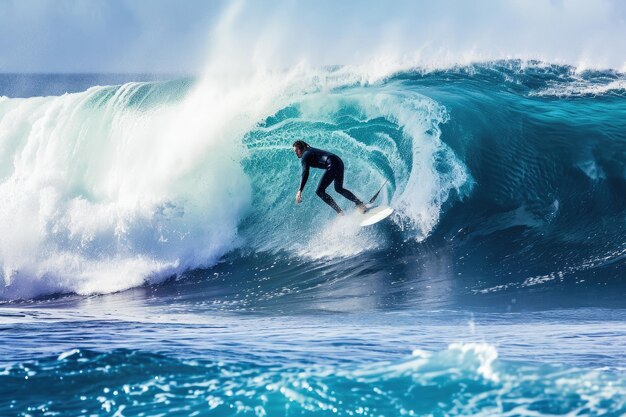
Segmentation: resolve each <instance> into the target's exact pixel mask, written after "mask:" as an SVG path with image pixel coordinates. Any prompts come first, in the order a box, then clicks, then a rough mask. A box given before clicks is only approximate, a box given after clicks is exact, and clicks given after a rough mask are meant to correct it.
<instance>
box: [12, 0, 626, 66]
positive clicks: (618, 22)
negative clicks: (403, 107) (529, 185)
mask: <svg viewBox="0 0 626 417" xmlns="http://www.w3.org/2000/svg"><path fill="white" fill-rule="evenodd" d="M624 39H626V1H620V0H473V1H469V0H467V1H466V0H438V1H419V0H342V1H330V0H316V1H310V0H301V1H300V0H249V1H245V0H232V1H229V0H182V1H175V0H150V1H147V0H0V72H20V73H21V72H27V73H32V72H35V73H37V72H44V73H50V72H61V73H65V72H69V73H75V72H99V73H184V74H190V73H201V72H203V70H204V68H206V66H207V65H208V64H210V63H211V62H212V61H213V62H215V61H221V62H224V63H226V64H227V65H225V67H224V68H225V69H228V66H229V65H230V66H231V67H233V68H234V67H241V66H257V65H263V66H275V67H278V68H285V67H289V66H292V65H296V64H297V63H299V62H303V61H305V62H307V63H308V64H311V65H314V66H315V65H318V66H322V65H337V64H339V65H341V64H355V65H360V64H367V63H369V62H372V61H377V60H393V61H403V60H404V61H407V62H413V63H415V65H418V66H419V65H426V66H428V65H434V66H437V65H449V64H453V63H467V62H471V61H480V60H489V59H499V58H505V59H506V58H521V59H539V60H545V61H548V62H554V63H566V64H571V65H575V66H579V67H582V68H587V67H591V68H613V69H617V70H621V71H626V42H624Z"/></svg>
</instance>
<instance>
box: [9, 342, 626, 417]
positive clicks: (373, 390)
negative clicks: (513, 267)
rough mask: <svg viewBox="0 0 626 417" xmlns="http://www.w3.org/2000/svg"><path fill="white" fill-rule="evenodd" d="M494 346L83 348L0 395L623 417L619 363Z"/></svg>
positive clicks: (126, 407) (213, 407)
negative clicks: (539, 357)
mask: <svg viewBox="0 0 626 417" xmlns="http://www.w3.org/2000/svg"><path fill="white" fill-rule="evenodd" d="M497 356H498V355H497V351H496V349H495V348H494V347H493V346H490V345H486V344H453V345H450V347H449V348H448V349H447V350H443V351H439V352H431V353H427V352H422V351H416V352H414V354H413V356H411V357H409V358H406V359H404V360H399V361H395V362H381V363H374V364H361V365H356V366H355V365H351V366H323V367H322V366H316V367H314V366H310V365H309V366H301V367H292V368H285V367H281V366H272V365H264V366H258V365H253V364H247V363H245V362H243V363H236V364H231V363H222V362H210V361H197V360H180V359H173V358H168V357H166V356H163V355H159V354H151V353H143V352H138V351H129V350H113V351H111V352H108V353H98V352H94V351H89V350H84V351H81V350H78V349H75V350H72V351H68V352H64V353H62V354H61V355H59V356H58V357H49V358H45V359H41V360H38V361H33V362H25V363H19V364H15V365H10V366H5V367H4V369H2V368H0V369H1V372H0V380H1V381H3V382H4V383H3V384H0V387H2V388H0V393H1V394H2V395H3V397H5V398H9V397H10V398H12V399H13V400H12V401H10V402H9V401H5V403H4V405H2V406H0V411H2V412H3V414H6V415H9V414H12V413H15V412H22V413H25V412H26V411H28V412H38V413H61V414H77V413H82V414H90V415H91V414H93V415H105V414H106V415H110V414H115V415H137V414H140V413H143V412H149V413H153V414H154V413H157V414H161V413H164V414H192V415H194V413H198V414H204V413H207V412H208V413H213V414H218V415H255V416H266V415H286V414H288V415H349V416H352V415H364V416H378V415H438V414H441V415H475V414H476V413H487V414H491V415H515V416H525V415H555V414H572V415H589V416H596V415H598V416H599V415H607V416H618V415H621V414H622V413H624V411H625V410H626V408H625V407H626V405H625V404H624V400H623V398H624V395H625V394H626V392H625V391H626V387H625V386H624V383H623V381H622V380H619V379H618V378H617V377H616V375H615V374H614V373H607V372H601V371H596V370H584V369H576V368H573V369H572V368H569V369H567V368H564V367H559V366H545V365H544V366H540V365H536V364H525V363H515V362H506V361H501V360H498V359H497ZM59 378H61V379H62V380H63V382H62V383H59ZM43 393H45V394H43ZM20 415H21V414H20Z"/></svg>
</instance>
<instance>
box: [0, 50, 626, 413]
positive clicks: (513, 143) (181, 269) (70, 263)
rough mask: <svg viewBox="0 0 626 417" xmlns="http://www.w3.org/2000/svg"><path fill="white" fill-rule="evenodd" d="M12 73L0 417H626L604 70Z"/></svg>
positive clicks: (3, 107) (612, 132) (0, 114)
mask: <svg viewBox="0 0 626 417" xmlns="http://www.w3.org/2000/svg"><path fill="white" fill-rule="evenodd" d="M15 77H17V76H13V78H11V77H9V78H6V77H5V78H4V79H0V87H1V88H2V89H0V95H3V96H4V97H2V98H0V160H1V161H2V163H1V164H0V198H2V201H3V202H4V204H3V206H2V208H0V232H1V234H2V236H3V239H2V240H1V241H0V264H1V265H2V269H1V272H0V276H2V280H3V283H4V285H3V286H2V287H1V288H0V335H2V338H1V339H0V415H8V416H12V415H16V416H27V415H31V416H43V415H50V416H52V415H72V416H79V415H85V416H88V415H89V416H91V415H102V416H109V415H110V416H139V415H146V416H148V415H150V416H153V415H168V416H170V415H180V416H188V415H256V416H274V415H370V416H380V415H383V416H395V415H431V416H446V415H459V416H461V415H490V416H491V415H506V416H540V415H576V416H583V415H585V416H586V415H593V416H600V415H605V416H620V415H623V414H624V413H626V401H625V398H626V395H625V391H626V380H625V379H624V369H625V368H626V355H625V354H624V350H625V349H624V348H625V347H626V327H625V325H624V323H626V321H625V320H624V319H625V317H624V307H625V304H624V301H623V300H624V295H626V286H625V284H624V281H623V272H622V271H623V267H624V256H625V253H626V246H625V242H626V233H625V232H626V230H625V229H624V226H623V225H624V218H625V215H626V199H625V198H624V196H625V195H626V193H625V191H626V174H625V173H626V165H625V164H626V162H625V161H626V136H625V134H624V132H626V102H625V101H624V95H625V92H626V89H625V86H626V81H625V78H624V76H623V74H620V73H619V72H615V71H596V72H579V71H577V70H575V69H574V68H571V67H567V66H559V65H550V64H546V63H541V62H521V61H500V62H492V63H483V64H476V65H473V66H463V67H456V68H450V69H445V70H437V71H433V70H429V71H426V70H414V71H408V72H407V71H403V72H398V73H394V74H392V75H390V76H387V77H385V78H382V79H380V80H375V81H371V80H369V81H364V78H363V77H362V75H361V74H359V73H358V72H356V70H354V69H350V68H330V69H318V70H310V71H302V70H298V71H295V72H289V71H287V72H286V73H281V74H263V75H262V76H261V75H257V76H255V77H252V78H251V79H248V78H245V77H244V78H242V79H235V80H230V79H211V77H208V78H199V79H173V80H169V81H155V80H152V79H149V78H146V77H145V76H144V77H143V78H142V77H141V76H132V77H130V76H129V77H130V78H128V79H125V78H120V77H121V76H115V77H112V78H111V76H106V75H91V76H76V79H71V77H69V78H68V77H66V76H64V77H60V76H33V75H22V76H19V77H18V78H19V79H20V80H22V81H23V80H24V79H26V81H24V84H25V85H26V84H27V85H28V86H29V88H28V89H24V88H22V89H19V88H18V87H19V85H18V84H19V83H17V82H16V81H15V80H16V78H15ZM29 77H30V78H29ZM107 77H109V78H107ZM22 81H20V82H22ZM3 85H4V86H3ZM98 85H102V86H98ZM88 87H89V88H88ZM59 89H61V90H63V91H61V90H59ZM65 91H68V92H69V93H70V94H64V95H62V93H63V92H65ZM296 139H304V140H306V141H307V142H309V143H311V144H312V145H314V146H319V147H322V148H325V149H329V150H331V151H333V152H335V153H337V154H338V155H340V156H341V157H342V158H343V159H344V161H345V165H346V179H345V185H346V187H347V188H349V189H350V190H352V191H353V192H355V193H356V194H357V195H358V196H361V197H362V198H367V197H369V196H371V195H372V194H373V193H374V192H375V191H376V190H377V189H378V188H379V187H380V186H381V185H382V184H383V182H384V181H385V180H386V181H387V183H386V184H385V186H384V187H383V191H382V192H381V195H380V197H379V202H381V203H386V204H389V205H391V206H392V207H394V209H395V210H396V212H395V214H394V215H393V216H392V217H391V218H390V219H389V220H388V221H385V222H381V223H380V224H378V225H376V226H375V227H371V228H366V229H361V228H359V227H358V226H357V223H358V215H357V214H352V215H349V216H347V217H346V218H340V219H337V218H335V216H334V214H333V211H332V210H330V209H329V208H328V207H326V206H325V205H324V203H323V202H321V201H320V200H319V199H318V198H317V197H316V196H315V194H314V192H313V189H314V187H315V184H316V182H317V181H318V178H319V172H313V173H312V176H311V178H310V179H309V184H307V188H306V189H305V192H304V202H303V204H301V205H296V204H295V203H294V201H293V200H294V195H295V191H296V190H297V186H298V183H299V169H300V168H299V161H298V160H297V158H295V156H294V155H293V151H292V149H291V146H290V145H291V143H292V142H293V141H294V140H296ZM337 201H338V203H339V204H340V205H341V206H342V207H344V208H346V209H349V205H348V202H347V201H345V200H343V199H341V197H337Z"/></svg>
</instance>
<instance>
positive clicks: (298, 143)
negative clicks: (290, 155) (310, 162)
mask: <svg viewBox="0 0 626 417" xmlns="http://www.w3.org/2000/svg"><path fill="white" fill-rule="evenodd" d="M291 146H295V147H296V148H298V149H300V150H301V151H303V150H305V149H306V148H309V147H310V146H309V144H308V143H306V142H305V141H303V140H297V141H295V142H294V143H293V145H291Z"/></svg>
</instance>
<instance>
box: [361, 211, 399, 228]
mask: <svg viewBox="0 0 626 417" xmlns="http://www.w3.org/2000/svg"><path fill="white" fill-rule="evenodd" d="M391 213H393V209H392V208H391V207H389V206H377V207H372V208H370V209H369V210H367V211H366V212H365V213H364V214H362V217H361V223H360V225H361V227H365V226H371V225H373V224H375V223H378V222H379V221H381V220H384V219H386V218H387V217H389V216H391Z"/></svg>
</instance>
